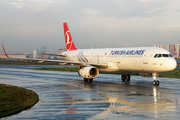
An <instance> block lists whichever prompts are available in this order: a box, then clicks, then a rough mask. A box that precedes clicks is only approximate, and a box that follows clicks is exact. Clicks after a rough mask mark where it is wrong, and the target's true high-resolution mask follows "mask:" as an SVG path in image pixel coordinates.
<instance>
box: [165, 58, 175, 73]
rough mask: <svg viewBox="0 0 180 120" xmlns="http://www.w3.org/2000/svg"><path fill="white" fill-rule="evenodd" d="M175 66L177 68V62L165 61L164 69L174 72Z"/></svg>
mask: <svg viewBox="0 0 180 120" xmlns="http://www.w3.org/2000/svg"><path fill="white" fill-rule="evenodd" d="M176 66H177V62H176V60H175V59H169V60H167V61H166V68H167V69H168V70H170V71H171V70H174V69H175V68H176Z"/></svg>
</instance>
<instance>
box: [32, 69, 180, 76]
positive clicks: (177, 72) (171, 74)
mask: <svg viewBox="0 0 180 120" xmlns="http://www.w3.org/2000/svg"><path fill="white" fill-rule="evenodd" d="M34 70H47V71H68V72H78V71H79V68H77V67H50V68H35V69H34ZM100 73H102V74H116V75H122V74H125V73H124V72H108V73H105V72H100ZM129 74H130V75H138V74H137V73H135V72H132V73H129ZM159 77H168V78H180V68H176V69H175V70H173V71H171V72H167V73H160V74H159Z"/></svg>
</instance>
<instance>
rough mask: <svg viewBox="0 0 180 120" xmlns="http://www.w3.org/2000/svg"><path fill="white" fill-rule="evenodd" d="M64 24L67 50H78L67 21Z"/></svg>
mask: <svg viewBox="0 0 180 120" xmlns="http://www.w3.org/2000/svg"><path fill="white" fill-rule="evenodd" d="M63 25H64V38H65V45H66V51H71V50H77V49H76V47H75V45H74V43H73V41H72V37H71V34H70V32H69V28H68V26H67V23H63Z"/></svg>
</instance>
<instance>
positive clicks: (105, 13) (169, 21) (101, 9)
mask: <svg viewBox="0 0 180 120" xmlns="http://www.w3.org/2000/svg"><path fill="white" fill-rule="evenodd" d="M63 22H67V23H68V26H69V29H70V32H71V35H72V38H73V41H74V43H75V45H76V47H77V48H91V47H93V48H111V47H141V46H153V45H154V44H156V45H157V44H180V0H0V42H1V43H3V44H4V46H5V48H6V50H7V51H8V52H32V51H33V50H34V49H36V48H39V49H40V48H41V47H43V46H47V52H49V53H56V50H57V49H60V48H64V46H65V45H64V44H65V42H64V34H63ZM0 51H2V48H1V49H0Z"/></svg>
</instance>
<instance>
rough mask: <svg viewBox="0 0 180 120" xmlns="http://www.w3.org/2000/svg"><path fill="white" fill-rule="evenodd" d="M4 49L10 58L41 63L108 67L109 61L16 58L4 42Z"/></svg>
mask: <svg viewBox="0 0 180 120" xmlns="http://www.w3.org/2000/svg"><path fill="white" fill-rule="evenodd" d="M2 47H3V50H4V54H5V56H6V57H8V58H10V59H21V60H24V61H25V60H31V61H38V62H39V63H43V62H55V63H59V65H75V66H90V65H91V66H95V67H97V68H107V67H108V64H107V63H85V62H78V61H66V60H51V59H34V58H14V57H9V56H8V55H7V54H6V51H5V48H4V46H3V44H2Z"/></svg>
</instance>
